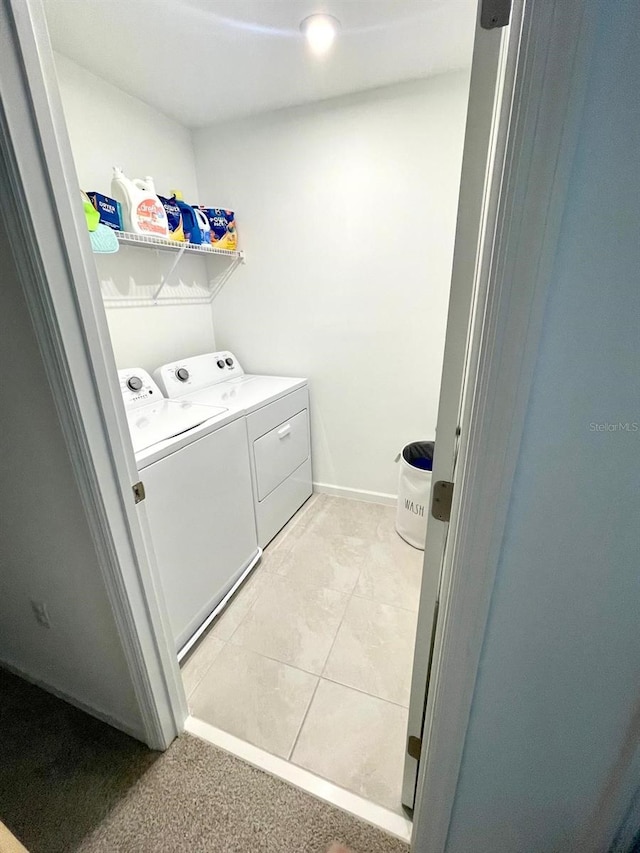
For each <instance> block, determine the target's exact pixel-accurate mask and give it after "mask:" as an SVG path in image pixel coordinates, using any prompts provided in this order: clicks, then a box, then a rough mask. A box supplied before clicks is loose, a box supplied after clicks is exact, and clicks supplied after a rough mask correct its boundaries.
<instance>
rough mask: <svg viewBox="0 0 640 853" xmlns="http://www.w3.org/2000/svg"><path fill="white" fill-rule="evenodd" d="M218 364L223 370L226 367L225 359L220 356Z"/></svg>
mask: <svg viewBox="0 0 640 853" xmlns="http://www.w3.org/2000/svg"><path fill="white" fill-rule="evenodd" d="M217 365H218V367H219V368H220V369H221V370H222V368H223V367H224V361H223V360H222V359H221V358H219V359H218V361H217Z"/></svg>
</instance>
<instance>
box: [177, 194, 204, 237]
mask: <svg viewBox="0 0 640 853" xmlns="http://www.w3.org/2000/svg"><path fill="white" fill-rule="evenodd" d="M171 192H172V193H173V196H174V198H175V200H176V204H177V205H178V207H179V208H180V213H181V214H182V228H183V230H184V239H185V240H186V241H187V242H188V243H195V244H196V245H197V246H200V245H201V244H202V243H203V242H204V239H203V233H202V228H201V227H200V220H199V219H198V217H197V216H196V212H195V210H194V209H193V207H191V205H190V204H187V203H186V202H185V201H184V196H183V195H182V191H181V190H171Z"/></svg>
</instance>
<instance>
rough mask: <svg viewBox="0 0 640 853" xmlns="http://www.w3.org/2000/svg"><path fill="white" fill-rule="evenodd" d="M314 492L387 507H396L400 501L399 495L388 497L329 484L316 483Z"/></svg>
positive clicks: (379, 493) (380, 493) (381, 493)
mask: <svg viewBox="0 0 640 853" xmlns="http://www.w3.org/2000/svg"><path fill="white" fill-rule="evenodd" d="M313 491H314V492H318V493H319V494H321V495H333V497H334V498H348V499H349V500H352V501H367V502H368V503H372V504H384V505H385V506H395V505H396V503H397V500H398V496H397V495H388V494H387V493H386V492H368V491H366V490H365V489H349V488H347V487H346V486H332V485H330V484H329V483H314V484H313Z"/></svg>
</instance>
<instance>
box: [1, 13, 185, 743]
mask: <svg viewBox="0 0 640 853" xmlns="http://www.w3.org/2000/svg"><path fill="white" fill-rule="evenodd" d="M0 20H1V24H2V26H0V43H1V49H0V95H1V104H2V107H1V109H0V154H1V157H0V170H1V171H2V175H1V177H2V180H3V184H4V185H5V186H7V187H8V188H9V192H7V193H6V198H5V199H4V200H3V208H2V212H1V215H2V216H3V218H4V219H5V222H6V224H7V228H8V231H9V233H11V234H13V235H14V239H13V241H12V250H13V253H14V256H15V259H16V263H17V267H18V270H19V271H20V283H21V286H22V288H23V291H24V294H25V298H26V301H27V306H28V309H29V313H30V316H31V321H32V323H33V326H34V330H35V334H36V337H37V340H38V346H39V347H40V351H41V353H42V358H43V363H44V366H45V370H46V373H47V378H48V381H49V383H50V385H51V388H52V391H53V397H54V401H55V405H56V409H57V413H58V417H59V419H60V422H61V425H62V430H63V433H64V437H65V441H66V443H67V447H68V451H69V457H70V460H71V463H72V466H73V470H74V475H75V479H76V482H77V484H78V488H79V491H80V494H81V496H82V501H83V504H84V507H85V512H86V517H87V520H88V523H89V526H90V530H91V534H92V538H93V542H94V547H95V549H96V554H97V557H98V563H99V567H100V570H101V573H102V577H103V582H104V585H105V588H106V592H107V596H108V598H109V602H110V604H111V608H112V611H113V614H114V619H115V622H116V627H117V630H118V634H119V636H120V639H121V642H122V646H123V650H124V654H125V657H126V660H127V664H128V666H129V670H130V673H131V679H132V683H133V686H134V690H135V693H136V699H137V702H138V706H139V710H140V715H141V718H142V730H141V731H140V732H139V733H138V736H139V737H140V739H142V740H144V741H145V742H146V743H147V744H148V745H149V746H151V747H152V748H155V749H165V748H166V747H167V746H168V745H169V744H170V743H171V741H172V740H173V739H174V738H175V737H176V735H177V734H179V733H180V732H181V731H182V730H183V728H184V720H185V719H186V717H187V714H188V711H187V706H186V698H185V696H184V689H183V687H182V682H181V680H180V673H179V669H178V665H177V661H176V659H175V653H174V651H173V649H172V648H171V645H170V642H169V638H170V632H169V630H168V619H167V616H166V612H165V608H164V602H163V601H162V598H161V595H160V593H159V590H158V589H157V587H156V585H155V583H154V580H153V574H152V565H151V563H152V561H153V560H154V559H155V558H154V555H153V549H152V546H151V540H150V537H149V533H148V529H147V525H146V516H145V509H144V503H141V504H138V505H137V506H136V505H135V503H134V500H133V494H132V491H131V486H132V484H133V483H135V481H136V480H137V479H138V475H137V470H136V465H135V457H134V454H133V448H132V446H131V440H130V438H129V434H128V429H127V423H126V416H125V413H124V406H123V403H122V397H121V394H120V391H119V388H118V384H117V381H116V377H117V371H116V368H115V362H114V358H113V352H112V350H111V345H110V340H109V335H108V329H107V324H106V316H105V312H104V307H103V305H102V302H101V296H100V288H99V282H98V277H97V271H96V266H95V262H94V260H93V255H92V251H91V245H90V242H89V238H88V233H87V230H86V223H85V222H84V216H83V213H82V209H81V207H80V206H79V205H78V204H77V203H76V200H75V199H74V197H73V192H74V188H75V187H77V178H76V174H75V168H74V165H73V159H72V155H71V148H70V144H69V139H68V136H67V133H66V127H65V126H64V124H63V112H62V106H61V103H60V100H59V96H58V88H57V78H56V74H55V68H54V64H53V55H52V51H51V46H50V43H49V39H48V33H47V30H46V23H45V20H46V19H45V15H44V10H43V8H42V6H41V5H40V3H39V0H3V2H2V3H1V4H0ZM96 713H98V712H96ZM113 722H114V724H116V725H117V724H118V721H115V720H114V721H113Z"/></svg>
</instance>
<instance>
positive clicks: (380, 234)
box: [194, 72, 468, 494]
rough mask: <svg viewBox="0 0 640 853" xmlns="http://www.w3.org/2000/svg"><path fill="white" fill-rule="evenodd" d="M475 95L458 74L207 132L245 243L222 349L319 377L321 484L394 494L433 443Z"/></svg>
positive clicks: (315, 391) (209, 171) (220, 336)
mask: <svg viewBox="0 0 640 853" xmlns="http://www.w3.org/2000/svg"><path fill="white" fill-rule="evenodd" d="M467 95H468V76H467V74H465V73H461V72H460V73H454V74H447V75H443V76H441V77H434V78H431V79H429V80H424V81H417V82H414V83H410V84H402V85H398V86H393V87H389V88H385V89H380V90H377V91H373V92H370V93H366V94H362V95H356V96H351V97H346V98H340V99H336V100H331V101H326V102H324V103H320V104H315V105H311V106H308V107H302V108H296V109H288V110H283V111H279V112H276V113H270V114H266V115H263V116H260V117H258V118H255V119H252V120H247V121H243V122H238V123H233V124H227V125H218V126H216V127H213V128H210V129H205V130H198V131H194V147H195V153H196V164H197V177H198V184H199V187H200V195H201V198H202V199H203V200H205V201H206V203H208V204H212V205H215V206H229V207H231V208H233V209H235V210H236V211H237V218H238V230H239V235H240V241H241V244H242V247H243V248H244V249H246V252H247V264H246V266H245V267H242V268H241V269H240V270H239V271H238V272H237V273H236V274H235V275H234V277H233V278H232V279H231V280H230V282H229V283H228V284H227V286H226V288H225V290H224V291H223V292H222V294H221V295H220V296H219V297H218V299H217V300H216V302H215V304H214V324H215V330H216V338H217V343H218V346H220V347H221V348H222V347H224V348H229V349H231V350H234V351H235V352H236V353H237V355H238V357H239V358H240V359H241V360H242V362H243V364H244V365H245V367H246V368H247V369H249V370H251V371H254V372H262V373H274V374H282V375H293V376H300V375H302V376H308V377H309V379H310V384H311V401H312V438H313V453H314V480H315V481H316V482H320V483H325V484H331V485H334V486H339V487H343V488H347V489H356V490H361V491H371V492H380V493H387V494H393V493H395V491H396V478H397V472H396V467H395V465H394V457H395V455H396V454H397V453H398V451H399V450H400V448H401V447H402V445H403V444H404V443H406V442H407V441H411V440H414V439H419V438H428V437H432V436H433V433H434V428H435V422H436V407H437V401H438V392H439V382H440V373H441V367H442V354H443V345H444V332H445V321H446V311H447V304H448V296H449V280H450V271H451V260H452V249H453V238H454V228H455V216H456V206H457V190H458V183H459V176H460V166H461V157H462V142H463V133H464V121H465V114H466V104H467Z"/></svg>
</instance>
